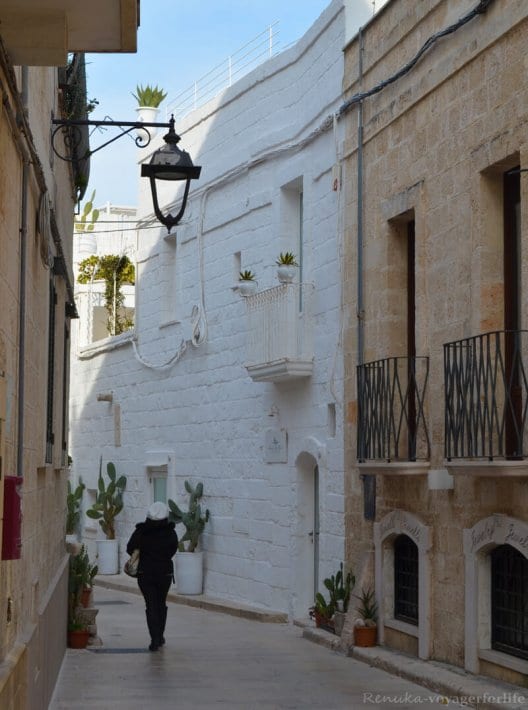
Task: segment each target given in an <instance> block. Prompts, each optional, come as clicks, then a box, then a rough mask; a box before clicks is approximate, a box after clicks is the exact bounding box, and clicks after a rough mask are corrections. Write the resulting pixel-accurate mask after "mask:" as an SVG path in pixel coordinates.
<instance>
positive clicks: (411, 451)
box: [357, 357, 430, 462]
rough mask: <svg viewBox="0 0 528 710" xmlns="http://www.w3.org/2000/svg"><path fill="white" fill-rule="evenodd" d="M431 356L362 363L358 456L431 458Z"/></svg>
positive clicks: (358, 369)
mask: <svg viewBox="0 0 528 710" xmlns="http://www.w3.org/2000/svg"><path fill="white" fill-rule="evenodd" d="M428 376H429V358H428V357H391V358H386V359H384V360H376V361H375V362H369V363H366V364H363V365H359V366H358V368H357V383H358V430H357V432H358V441H357V451H358V460H359V461H360V462H362V461H370V460H381V461H417V460H424V461H427V460H429V456H430V443H429V433H428V431H427V421H426V415H425V410H424V407H425V393H426V388H427V379H428Z"/></svg>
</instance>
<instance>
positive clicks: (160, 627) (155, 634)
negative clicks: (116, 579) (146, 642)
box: [138, 574, 172, 646]
mask: <svg viewBox="0 0 528 710" xmlns="http://www.w3.org/2000/svg"><path fill="white" fill-rule="evenodd" d="M171 582H172V575H169V574H156V575H154V574H139V575H138V585H139V588H140V590H141V593H142V594H143V598H144V600H145V614H146V616H147V626H148V630H149V633H150V638H151V641H152V643H153V644H154V645H156V646H159V645H160V644H161V643H162V640H163V634H164V632H165V622H166V621H167V594H168V593H169V589H170V585H171Z"/></svg>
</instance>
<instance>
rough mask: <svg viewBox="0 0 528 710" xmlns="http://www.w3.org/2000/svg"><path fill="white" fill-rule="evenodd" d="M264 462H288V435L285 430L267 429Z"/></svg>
mask: <svg viewBox="0 0 528 710" xmlns="http://www.w3.org/2000/svg"><path fill="white" fill-rule="evenodd" d="M264 461H265V462H266V463H287V462H288V435H287V433H286V430H285V429H266V432H265V434H264Z"/></svg>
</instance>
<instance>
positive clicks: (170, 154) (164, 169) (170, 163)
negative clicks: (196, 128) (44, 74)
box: [51, 116, 202, 232]
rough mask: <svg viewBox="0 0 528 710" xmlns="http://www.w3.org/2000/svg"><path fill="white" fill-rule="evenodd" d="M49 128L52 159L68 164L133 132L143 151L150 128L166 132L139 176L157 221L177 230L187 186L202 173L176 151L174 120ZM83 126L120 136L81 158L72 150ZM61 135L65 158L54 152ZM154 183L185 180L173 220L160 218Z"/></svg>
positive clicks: (63, 122) (67, 123) (54, 121)
mask: <svg viewBox="0 0 528 710" xmlns="http://www.w3.org/2000/svg"><path fill="white" fill-rule="evenodd" d="M52 124H53V125H55V126H57V128H56V129H55V130H54V131H53V133H52V135H51V147H52V149H53V152H54V153H55V155H56V156H57V157H58V158H60V159H61V160H66V161H68V162H75V161H78V160H82V159H87V158H89V157H90V156H91V155H93V154H94V153H97V151H99V150H101V148H104V147H106V146H107V145H110V143H113V142H114V141H116V140H118V139H119V138H122V137H123V136H126V135H128V134H129V133H131V132H132V131H133V130H134V129H136V130H138V129H141V130H140V131H139V132H138V135H137V137H136V138H135V139H134V140H135V143H136V145H137V146H138V148H146V147H147V146H148V145H149V144H150V141H151V135H150V133H149V130H148V129H149V128H168V129H169V131H168V133H167V134H166V135H165V136H164V137H163V139H164V141H165V145H164V146H163V147H162V148H159V149H158V150H156V151H155V152H154V154H153V156H152V158H151V160H150V163H148V164H146V165H142V166H141V176H142V177H148V178H149V179H150V189H151V192H152V202H153V206H154V212H155V214H156V217H157V218H158V220H159V221H160V222H161V223H162V224H163V225H164V226H165V227H167V230H168V231H169V232H170V230H171V229H172V227H174V226H176V225H177V224H178V222H179V221H180V220H181V218H182V217H183V213H184V212H185V207H186V205H187V197H188V195H189V186H190V182H191V180H196V179H197V178H199V177H200V172H201V170H202V168H201V166H199V165H193V162H192V160H191V157H190V155H189V154H188V153H186V152H185V151H184V150H180V149H179V148H178V145H177V144H178V143H179V141H180V136H179V135H178V134H177V133H176V131H175V130H174V116H171V119H170V121H169V123H149V122H143V121H109V120H105V121H91V120H88V119H86V120H78V121H74V120H71V121H70V120H66V119H52ZM82 126H94V127H96V128H108V127H110V128H114V127H116V128H120V129H121V132H120V133H118V135H116V136H114V137H113V138H110V140H107V141H105V142H104V143H102V144H101V145H99V146H97V148H94V149H88V150H87V151H86V152H85V153H84V155H82V156H79V155H78V152H77V151H76V150H74V148H78V146H79V145H80V143H81V141H82V132H81V127H82ZM61 129H62V130H63V131H64V144H65V146H66V148H67V150H68V154H67V155H64V154H63V153H62V152H60V151H59V150H58V149H57V146H56V144H55V139H56V136H57V134H58V132H59V131H60V130H61ZM72 154H74V155H75V157H74V158H72V157H71V155H72ZM156 180H185V181H186V183H185V188H184V193H183V199H182V204H181V207H180V209H179V211H178V213H177V214H176V216H173V215H172V214H170V213H168V214H167V215H166V216H165V215H163V213H162V212H161V210H160V208H159V204H158V194H157V189H156Z"/></svg>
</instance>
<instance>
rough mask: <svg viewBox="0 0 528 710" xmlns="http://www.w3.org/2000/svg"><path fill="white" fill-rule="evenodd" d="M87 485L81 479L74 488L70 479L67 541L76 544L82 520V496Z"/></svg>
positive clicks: (67, 506)
mask: <svg viewBox="0 0 528 710" xmlns="http://www.w3.org/2000/svg"><path fill="white" fill-rule="evenodd" d="M85 488H86V486H85V485H84V483H83V482H82V481H79V483H78V484H77V486H76V487H75V488H73V486H72V484H71V481H68V492H67V494H66V543H67V544H71V545H75V544H77V542H78V537H77V536H78V532H79V522H80V520H81V508H82V497H83V493H84V489H85Z"/></svg>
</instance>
